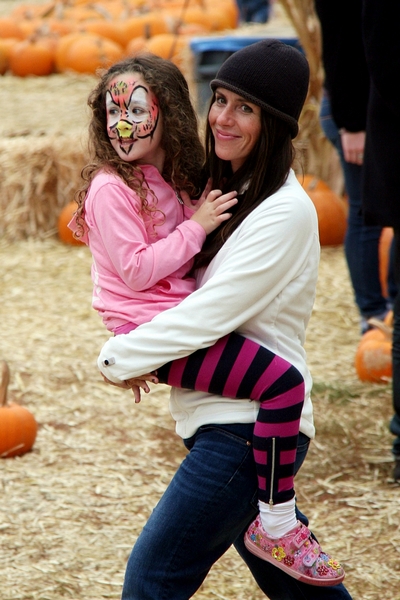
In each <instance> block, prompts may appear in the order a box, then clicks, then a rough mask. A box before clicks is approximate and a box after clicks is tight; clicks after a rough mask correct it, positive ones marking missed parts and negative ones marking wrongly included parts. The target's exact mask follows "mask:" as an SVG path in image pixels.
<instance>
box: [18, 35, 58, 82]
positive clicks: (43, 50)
mask: <svg viewBox="0 0 400 600" xmlns="http://www.w3.org/2000/svg"><path fill="white" fill-rule="evenodd" d="M9 61H10V63H9V66H10V70H11V72H12V74H13V75H17V76H19V77H26V76H27V75H50V73H52V72H53V70H54V52H53V50H52V48H51V47H50V45H49V44H48V43H47V42H46V41H44V40H42V39H40V38H38V39H32V40H29V39H27V40H22V41H21V42H16V43H15V44H14V45H13V46H12V47H11V50H10V58H9Z"/></svg>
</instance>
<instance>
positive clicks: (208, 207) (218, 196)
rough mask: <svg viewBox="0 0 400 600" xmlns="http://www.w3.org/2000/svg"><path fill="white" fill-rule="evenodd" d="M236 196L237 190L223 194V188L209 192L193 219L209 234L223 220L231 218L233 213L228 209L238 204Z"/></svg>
mask: <svg viewBox="0 0 400 600" xmlns="http://www.w3.org/2000/svg"><path fill="white" fill-rule="evenodd" d="M206 189H207V187H206ZM206 189H205V191H206ZM205 191H204V192H203V194H204V193H205ZM236 196H237V192H235V191H233V192H228V193H227V194H222V192H221V190H212V191H211V192H209V193H208V194H207V197H206V198H205V200H203V201H202V204H201V205H200V206H199V208H198V210H197V211H196V212H195V214H194V215H193V216H192V217H191V220H192V221H196V222H197V223H199V224H200V225H201V226H202V227H203V228H204V230H205V232H206V234H207V235H208V234H209V233H211V232H212V231H214V229H216V228H217V227H218V226H219V225H220V224H221V223H222V222H223V221H227V220H228V219H230V218H231V216H232V214H231V213H229V212H226V211H227V210H229V209H230V208H231V207H232V206H234V205H235V204H237V202H238V200H237V198H236ZM199 202H200V201H199Z"/></svg>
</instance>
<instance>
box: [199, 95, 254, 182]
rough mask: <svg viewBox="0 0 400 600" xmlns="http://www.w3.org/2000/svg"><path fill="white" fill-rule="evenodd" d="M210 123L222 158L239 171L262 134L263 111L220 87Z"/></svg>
mask: <svg viewBox="0 0 400 600" xmlns="http://www.w3.org/2000/svg"><path fill="white" fill-rule="evenodd" d="M208 122H209V124H210V127H211V131H212V133H213V136H214V140H215V152H216V154H217V156H218V158H221V159H222V160H229V161H230V162H231V165H232V169H233V171H234V172H235V171H237V170H238V169H239V167H241V166H242V165H243V163H244V162H245V160H246V158H247V157H248V155H249V154H250V152H251V150H252V149H253V148H254V145H255V144H256V142H257V140H258V137H259V135H260V131H261V108H260V107H259V106H257V105H256V104H253V103H252V102H248V101H247V100H245V99H244V98H242V97H241V96H238V94H235V93H234V92H231V91H229V90H226V89H225V88H222V87H218V88H217V89H216V92H215V100H214V102H213V104H212V105H211V108H210V112H209V113H208Z"/></svg>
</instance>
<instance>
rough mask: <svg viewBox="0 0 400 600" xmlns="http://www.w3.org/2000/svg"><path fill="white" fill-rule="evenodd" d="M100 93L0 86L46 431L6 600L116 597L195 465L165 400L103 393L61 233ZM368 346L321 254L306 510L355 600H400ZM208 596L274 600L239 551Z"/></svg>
mask: <svg viewBox="0 0 400 600" xmlns="http://www.w3.org/2000/svg"><path fill="white" fill-rule="evenodd" d="M10 6H11V2H10V0H3V1H2V2H1V1H0V9H1V8H3V9H4V7H7V10H9V7H10ZM3 12H5V10H3ZM93 81H94V80H93V78H91V77H74V76H62V77H61V76H52V77H50V78H46V79H40V80H37V79H35V78H28V79H25V80H17V79H14V78H9V77H8V76H5V77H2V78H1V80H0V83H1V86H0V105H1V107H2V108H3V116H4V115H7V118H4V119H3V120H2V121H1V124H0V133H1V140H0V209H1V216H0V223H1V227H2V231H1V232H0V264H1V267H0V278H1V287H0V295H1V303H0V322H1V344H0V357H1V358H4V359H6V360H7V361H8V362H9V365H10V370H11V383H10V388H9V391H10V397H11V399H13V400H15V401H17V402H20V403H21V404H23V405H25V406H27V408H29V410H31V411H32V412H33V413H34V415H35V417H36V419H37V421H38V423H39V432H38V437H37V440H36V443H35V445H34V448H33V451H32V452H30V453H28V454H26V455H24V456H22V457H18V458H15V459H1V460H0V471H1V476H0V481H1V491H2V494H1V497H2V501H1V503H0V548H1V559H2V560H1V569H0V599H1V600H14V599H15V600H60V599H68V600H89V599H94V600H100V599H102V598H112V599H117V598H119V597H120V593H121V585H122V580H123V574H124V569H125V565H126V560H127V557H128V554H129V551H130V548H131V546H132V544H133V543H134V541H135V539H136V537H137V535H138V533H139V532H140V530H141V528H142V526H143V524H144V523H145V521H146V519H147V517H148V516H149V514H150V512H151V510H152V508H153V506H154V505H155V503H156V502H157V500H158V498H159V497H160V495H161V494H162V492H163V490H164V489H165V487H166V485H167V484H168V481H169V480H170V478H171V476H172V475H173V472H174V471H175V469H176V467H177V465H178V464H179V462H180V460H181V459H182V457H183V456H184V450H183V447H182V444H181V442H180V440H179V439H178V438H177V437H176V436H175V434H174V431H173V423H172V420H171V417H170V415H169V412H168V400H167V399H168V388H166V387H165V386H160V387H158V388H157V387H155V388H153V391H152V392H151V394H150V395H149V396H146V397H144V398H143V401H142V403H141V404H140V405H134V403H133V400H132V396H131V395H130V394H129V393H128V392H122V391H120V390H118V389H116V388H113V387H111V386H106V385H105V384H104V383H103V382H102V381H101V379H100V377H99V375H98V373H97V369H96V366H95V365H96V357H97V354H98V351H99V348H100V347H101V345H102V344H103V343H104V341H105V339H106V337H107V334H106V332H105V330H104V329H103V326H102V324H101V322H100V320H99V318H98V316H97V315H96V314H95V313H94V311H93V310H92V309H91V306H90V302H91V293H92V289H91V281H90V264H91V259H90V255H89V252H88V250H87V248H85V247H71V246H65V245H63V244H62V243H61V242H59V241H58V240H57V238H56V237H55V236H54V235H53V234H54V232H55V222H56V220H55V219H56V212H57V209H58V207H60V206H61V205H62V204H64V203H65V202H66V201H67V200H69V199H70V196H71V194H72V190H73V188H74V187H75V181H78V180H79V170H80V168H81V161H82V160H83V155H84V147H85V134H84V129H85V125H86V119H87V113H86V107H85V103H86V97H87V93H88V91H89V90H90V89H91V87H92V85H93ZM10 106H11V107H12V109H13V114H12V115H10ZM6 107H7V109H6ZM39 109H40V110H39ZM43 114H44V117H43ZM7 186H8V188H9V189H8V190H6V189H5V187H7ZM7 215H8V216H7ZM11 216H12V218H11ZM27 234H28V238H29V239H24V238H25V237H26V235H27ZM358 340H359V324H358V317H357V313H356V310H355V307H354V302H353V296H352V291H351V287H350V283H349V278H348V273H347V269H346V266H345V261H344V256H343V248H335V249H332V248H324V249H323V252H322V260H321V267H320V279H319V284H318V294H317V299H316V303H315V308H314V312H313V316H312V319H311V322H310V325H309V330H308V338H307V351H308V357H309V364H310V368H311V371H312V374H313V377H314V381H315V386H314V396H313V397H314V406H315V420H316V426H317V438H316V440H315V441H314V442H313V444H312V446H311V449H310V452H309V456H308V458H307V461H306V463H305V464H304V466H303V468H302V469H301V471H300V473H299V475H298V477H297V481H296V487H297V494H298V499H299V505H300V508H301V509H303V510H304V511H305V512H306V513H307V514H308V516H309V517H310V520H311V523H312V528H313V530H314V531H315V533H316V534H317V535H318V537H319V538H320V540H321V542H322V543H323V546H324V547H325V548H326V549H327V550H329V552H331V553H332V554H334V555H335V556H337V557H338V558H339V559H340V560H341V561H342V562H343V563H344V565H345V568H346V571H347V579H346V584H347V586H348V589H349V591H350V592H351V593H352V596H353V599H354V600H400V591H399V585H398V581H399V570H400V569H399V564H400V556H399V552H400V532H399V525H398V521H399V519H398V515H399V508H400V501H399V498H400V488H399V486H397V485H395V484H393V482H392V481H391V479H390V475H391V469H392V462H391V461H392V459H391V454H390V450H391V443H392V436H391V435H390V434H389V432H388V422H389V420H390V417H391V414H392V409H391V393H390V385H389V384H388V385H373V386H372V385H368V384H361V383H360V382H358V380H357V378H356V374H355V371H354V367H353V360H354V353H355V349H356V345H357V343H358ZM195 597H196V599H198V600H216V599H219V600H221V599H222V600H261V599H262V598H263V595H262V594H261V593H260V591H259V590H258V589H257V586H256V585H255V584H254V582H253V581H252V579H251V577H250V575H249V573H248V572H247V570H246V568H245V567H244V566H243V564H242V563H241V561H240V559H239V558H238V556H237V555H236V553H235V552H234V551H233V550H230V551H229V552H228V553H227V554H226V555H225V556H224V557H223V558H222V559H221V560H220V561H219V563H218V564H217V565H215V567H214V568H213V569H212V571H211V573H210V575H209V577H208V578H207V580H206V582H205V583H204V585H203V586H202V588H201V590H199V592H198V593H197V594H196V596H195Z"/></svg>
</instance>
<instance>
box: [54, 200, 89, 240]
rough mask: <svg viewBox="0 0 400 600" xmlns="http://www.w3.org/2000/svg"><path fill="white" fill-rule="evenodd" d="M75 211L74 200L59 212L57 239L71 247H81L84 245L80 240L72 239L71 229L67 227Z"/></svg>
mask: <svg viewBox="0 0 400 600" xmlns="http://www.w3.org/2000/svg"><path fill="white" fill-rule="evenodd" d="M76 209H77V205H76V202H75V200H71V202H68V204H66V205H65V206H64V208H63V209H62V211H61V212H60V214H59V216H58V222H57V231H58V237H59V238H60V240H61V241H62V242H64V244H71V245H72V246H81V245H82V244H84V242H82V241H81V240H78V239H76V238H75V237H74V234H73V233H72V231H71V229H70V228H69V227H68V223H69V222H70V220H71V219H72V217H73V216H74V212H75V211H76Z"/></svg>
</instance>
